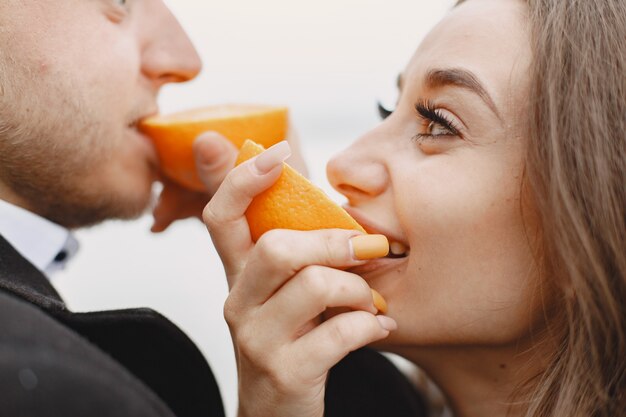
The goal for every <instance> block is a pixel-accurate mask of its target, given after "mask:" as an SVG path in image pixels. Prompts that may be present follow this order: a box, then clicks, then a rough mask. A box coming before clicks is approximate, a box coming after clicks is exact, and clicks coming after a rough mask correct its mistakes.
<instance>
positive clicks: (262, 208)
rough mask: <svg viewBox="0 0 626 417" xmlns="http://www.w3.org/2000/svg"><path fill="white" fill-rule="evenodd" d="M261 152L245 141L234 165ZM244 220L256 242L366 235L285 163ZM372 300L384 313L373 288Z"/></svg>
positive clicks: (345, 213) (345, 214)
mask: <svg viewBox="0 0 626 417" xmlns="http://www.w3.org/2000/svg"><path fill="white" fill-rule="evenodd" d="M264 150H265V148H264V147H263V146H261V145H259V144H257V143H254V142H253V141H251V140H246V141H245V142H244V144H243V146H242V147H241V150H240V151H239V156H238V157H237V163H236V165H239V164H241V163H242V162H244V161H247V160H248V159H250V158H253V157H255V156H256V155H259V154H260V153H262V152H263V151H264ZM246 219H247V220H248V225H249V227H250V235H251V237H252V240H253V241H255V242H256V241H257V240H258V239H259V238H260V237H261V235H263V233H265V232H267V231H268V230H272V229H292V230H318V229H349V230H358V231H360V232H363V233H365V230H364V229H363V227H361V225H360V224H358V223H357V222H356V220H354V219H353V218H352V217H351V216H350V215H349V214H348V213H347V212H346V211H345V210H344V209H343V208H341V207H340V206H339V205H337V204H336V203H335V202H333V201H332V200H331V199H330V198H329V197H328V196H327V195H326V193H324V191H322V190H321V189H320V188H318V187H316V186H315V185H314V184H313V183H312V182H310V181H309V180H308V179H306V178H305V177H303V176H302V175H301V174H300V173H298V171H296V170H295V169H293V168H291V167H290V166H289V165H287V164H284V168H283V173H282V174H281V176H280V177H279V178H278V180H277V181H276V182H275V183H274V184H273V185H272V186H271V187H270V188H268V189H267V190H265V191H264V192H262V193H261V194H259V195H257V196H256V197H255V198H254V199H253V200H252V203H250V206H249V207H248V210H247V211H246ZM372 299H373V301H374V306H375V307H376V308H377V309H378V311H379V312H380V313H382V314H385V313H386V312H387V302H386V301H385V299H384V298H383V297H382V296H381V295H380V294H379V293H378V292H377V291H376V290H374V289H372Z"/></svg>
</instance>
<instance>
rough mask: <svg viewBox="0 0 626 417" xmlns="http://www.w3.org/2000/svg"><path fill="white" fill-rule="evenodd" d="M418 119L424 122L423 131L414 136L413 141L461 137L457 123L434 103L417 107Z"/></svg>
mask: <svg viewBox="0 0 626 417" xmlns="http://www.w3.org/2000/svg"><path fill="white" fill-rule="evenodd" d="M415 111H416V115H417V117H418V118H419V119H420V120H421V121H422V128H423V130H422V131H420V132H419V133H417V134H416V135H415V136H413V140H416V141H421V140H424V139H443V138H446V137H448V138H450V137H460V136H461V133H460V131H459V128H457V127H456V126H455V123H454V122H453V121H452V120H451V119H450V118H449V117H448V116H446V115H445V113H444V112H443V111H442V110H441V109H438V108H436V107H435V106H434V105H433V104H432V103H430V102H428V101H426V102H421V103H417V104H416V105H415Z"/></svg>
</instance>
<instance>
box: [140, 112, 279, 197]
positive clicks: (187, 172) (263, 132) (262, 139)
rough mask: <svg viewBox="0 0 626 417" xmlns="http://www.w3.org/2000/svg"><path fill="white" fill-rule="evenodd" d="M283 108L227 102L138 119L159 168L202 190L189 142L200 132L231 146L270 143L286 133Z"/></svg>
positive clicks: (188, 185)
mask: <svg viewBox="0 0 626 417" xmlns="http://www.w3.org/2000/svg"><path fill="white" fill-rule="evenodd" d="M287 112H288V111H287V108H285V107H273V106H264V105H247V104H231V105H218V106H210V107H204V108H200V109H195V110H188V111H184V112H180V113H174V114H171V115H165V116H154V117H149V118H146V119H144V120H142V121H141V122H140V123H139V130H141V132H142V133H144V134H145V135H147V136H148V137H149V138H150V139H152V142H153V143H154V146H155V148H156V151H157V154H158V156H159V162H160V166H161V171H162V172H163V173H164V174H165V175H166V176H167V177H169V178H170V179H172V180H174V181H176V182H178V183H179V184H181V185H183V186H185V187H187V188H191V189H193V190H198V191H204V189H205V188H204V186H203V185H202V182H201V181H200V178H198V174H197V173H196V167H195V163H194V158H193V152H192V145H193V141H194V140H195V139H196V137H198V135H200V134H201V133H203V132H207V131H214V132H218V133H220V134H222V135H224V136H225V137H226V138H228V139H229V140H230V141H231V142H233V144H234V145H235V146H237V147H238V148H239V147H241V145H242V144H243V142H244V140H246V139H253V140H255V141H256V142H258V143H261V144H262V145H264V146H267V147H269V146H271V145H273V144H275V143H278V142H280V141H281V140H284V139H285V138H286V136H287V125H288V115H287Z"/></svg>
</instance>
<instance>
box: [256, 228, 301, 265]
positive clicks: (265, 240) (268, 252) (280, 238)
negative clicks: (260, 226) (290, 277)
mask: <svg viewBox="0 0 626 417" xmlns="http://www.w3.org/2000/svg"><path fill="white" fill-rule="evenodd" d="M256 247H257V250H258V251H259V256H261V257H262V258H263V259H272V260H273V261H274V262H277V263H279V264H286V263H289V261H290V260H291V259H292V255H291V253H292V252H293V245H292V244H291V239H289V237H288V234H287V233H286V231H285V230H280V229H274V230H270V231H268V232H266V233H264V234H263V235H262V236H261V238H260V239H259V240H258V241H257V244H256Z"/></svg>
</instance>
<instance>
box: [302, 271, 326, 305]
mask: <svg viewBox="0 0 626 417" xmlns="http://www.w3.org/2000/svg"><path fill="white" fill-rule="evenodd" d="M299 275H300V281H301V284H302V286H303V287H304V289H305V291H306V292H307V294H310V295H311V296H312V297H315V298H319V297H322V296H325V295H326V294H328V292H329V290H330V289H329V287H328V281H327V280H326V271H325V268H323V267H320V266H317V265H311V266H307V267H306V268H304V269H303V270H302V271H301V272H300V274H299Z"/></svg>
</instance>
